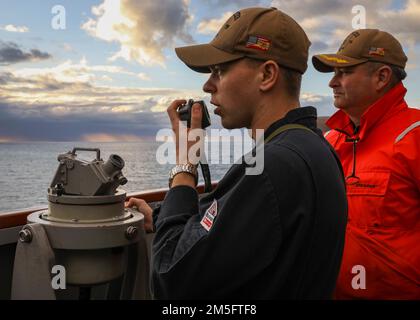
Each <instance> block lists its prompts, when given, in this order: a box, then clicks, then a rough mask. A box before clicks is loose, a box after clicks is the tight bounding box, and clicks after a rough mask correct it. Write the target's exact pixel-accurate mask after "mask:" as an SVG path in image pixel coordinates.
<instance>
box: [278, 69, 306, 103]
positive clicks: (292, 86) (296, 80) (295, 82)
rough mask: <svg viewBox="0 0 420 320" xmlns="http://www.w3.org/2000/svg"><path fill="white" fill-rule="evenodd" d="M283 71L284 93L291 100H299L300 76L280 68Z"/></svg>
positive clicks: (295, 72)
mask: <svg viewBox="0 0 420 320" xmlns="http://www.w3.org/2000/svg"><path fill="white" fill-rule="evenodd" d="M280 69H281V70H282V71H283V74H284V80H285V87H286V92H287V93H288V95H289V96H290V97H292V98H296V99H299V95H300V87H301V84H302V74H301V73H300V72H298V71H296V70H293V69H290V68H285V67H282V66H280Z"/></svg>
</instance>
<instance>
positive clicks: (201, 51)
mask: <svg viewBox="0 0 420 320" xmlns="http://www.w3.org/2000/svg"><path fill="white" fill-rule="evenodd" d="M175 52H176V55H177V56H178V58H179V59H181V60H182V61H183V62H184V63H185V64H186V65H187V66H188V67H190V68H191V69H192V70H194V71H197V72H201V73H209V72H211V71H210V69H209V67H210V66H214V65H216V64H221V63H225V62H230V61H234V60H237V59H240V58H243V57H244V56H245V55H244V54H233V53H229V52H226V51H223V50H220V49H218V48H216V47H214V46H212V45H211V44H199V45H194V46H187V47H179V48H175Z"/></svg>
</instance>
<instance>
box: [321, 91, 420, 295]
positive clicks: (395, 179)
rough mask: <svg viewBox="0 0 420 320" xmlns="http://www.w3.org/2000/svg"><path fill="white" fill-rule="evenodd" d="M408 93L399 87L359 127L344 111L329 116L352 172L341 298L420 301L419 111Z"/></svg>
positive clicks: (345, 163)
mask: <svg viewBox="0 0 420 320" xmlns="http://www.w3.org/2000/svg"><path fill="white" fill-rule="evenodd" d="M406 91H407V90H406V89H405V88H404V86H403V85H402V83H399V84H398V85H396V86H395V87H394V88H393V89H391V90H390V91H389V92H388V93H387V94H386V95H385V96H383V97H382V98H381V99H380V100H378V101H376V102H375V103H374V104H373V105H372V106H370V107H369V109H367V111H366V112H365V113H364V114H363V116H362V118H361V121H360V127H359V128H357V129H356V130H355V128H354V126H353V124H352V122H351V120H350V118H349V117H348V116H347V115H346V114H345V113H344V112H343V111H341V110H340V111H338V112H337V113H335V114H334V115H333V116H332V117H331V118H330V119H329V120H328V121H327V125H328V126H329V127H330V128H332V129H333V130H331V131H330V132H329V134H328V135H327V136H326V138H327V140H328V141H329V142H330V143H331V144H332V146H333V147H334V149H335V150H336V152H337V154H338V156H339V158H340V160H341V162H342V165H343V169H344V174H345V175H346V177H349V178H348V179H347V183H346V187H347V199H348V205H349V219H348V225H347V232H346V241H345V249H344V256H343V261H342V266H341V271H340V275H339V278H338V282H337V289H336V298H338V299H348V298H368V299H420V110H418V109H413V108H409V107H408V106H407V104H406V102H405V101H404V96H405V93H406Z"/></svg>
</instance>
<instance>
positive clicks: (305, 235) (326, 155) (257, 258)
mask: <svg viewBox="0 0 420 320" xmlns="http://www.w3.org/2000/svg"><path fill="white" fill-rule="evenodd" d="M309 46H310V42H309V40H308V38H307V36H306V34H305V32H304V31H303V29H302V28H301V27H300V26H299V25H298V24H297V23H296V22H295V21H294V20H293V19H292V18H291V17H289V16H288V15H286V14H285V13H283V12H281V11H280V10H277V9H275V8H248V9H244V10H241V11H239V12H237V13H235V14H234V15H233V16H232V17H231V18H229V19H228V20H227V21H226V23H225V24H224V25H223V26H222V28H221V29H220V31H219V33H218V34H217V35H216V37H215V38H214V39H213V40H212V41H211V42H210V43H209V44H203V45H195V46H188V47H181V48H177V49H176V52H177V55H178V57H179V58H180V59H181V60H182V61H183V62H184V63H185V64H186V65H187V66H188V67H190V68H191V69H193V70H195V71H197V72H203V73H205V72H207V73H210V77H209V79H208V81H207V82H206V83H205V84H204V86H203V90H204V91H205V92H207V93H210V94H211V103H212V104H213V105H215V106H216V107H217V108H216V109H215V113H216V114H217V115H219V116H220V118H221V121H222V125H223V127H225V128H227V129H233V128H248V129H250V130H251V132H252V137H253V138H254V139H256V136H255V133H256V132H257V129H262V130H264V148H263V152H264V166H263V170H262V172H260V173H259V174H247V169H249V165H248V164H247V163H246V161H242V162H241V163H237V164H234V165H233V166H232V167H231V168H230V170H229V171H228V172H227V174H226V175H225V176H224V177H223V179H222V180H221V181H220V182H219V184H218V186H217V188H216V189H215V190H214V191H213V192H211V193H210V194H208V195H207V196H205V197H204V198H202V199H200V200H199V197H198V193H197V191H196V189H195V187H196V183H197V170H196V165H195V164H192V163H191V162H190V161H189V159H187V156H186V155H185V154H181V152H180V151H179V150H178V149H179V146H178V144H177V152H178V157H177V160H178V166H177V167H176V170H175V171H172V172H175V175H172V176H171V188H170V190H169V192H168V193H167V195H166V197H165V200H164V201H163V203H162V205H161V207H160V210H158V211H155V212H154V214H153V218H152V210H151V209H150V207H148V206H147V204H146V203H145V202H144V201H142V200H139V199H132V200H131V201H130V203H129V206H134V205H136V206H137V207H138V208H139V210H140V211H142V212H143V213H144V214H145V218H146V229H147V230H149V231H150V230H153V231H155V232H156V234H155V239H154V242H153V249H152V258H153V270H152V272H153V273H152V290H153V294H154V297H155V298H156V299H214V298H216V299H220V298H239V299H243V298H249V299H329V298H331V296H332V293H333V291H334V287H335V283H336V278H337V274H338V271H339V267H340V262H341V257H342V251H343V245H344V233H345V227H346V221H347V203H346V195H345V187H344V183H343V175H342V172H341V166H340V164H339V162H338V161H337V159H336V156H335V153H334V152H333V151H332V150H331V147H330V146H329V144H328V143H327V142H326V141H325V139H324V138H323V136H322V133H321V131H320V130H319V129H317V126H316V118H317V115H316V109H315V108H313V107H300V103H299V93H300V84H301V77H302V74H303V73H304V72H305V71H306V68H307V59H308V49H309ZM183 103H185V100H176V101H174V102H172V104H171V105H170V106H169V108H168V114H169V117H170V119H171V124H172V129H173V130H174V133H175V135H176V138H177V139H176V141H177V142H178V135H179V116H178V113H177V109H178V108H179V106H181V105H182V104H183ZM200 108H201V107H200V105H199V104H194V106H193V112H192V122H191V129H195V128H200V124H201V109H200ZM189 143H191V142H189ZM190 147H191V144H189V145H188V148H190ZM260 151H261V150H260Z"/></svg>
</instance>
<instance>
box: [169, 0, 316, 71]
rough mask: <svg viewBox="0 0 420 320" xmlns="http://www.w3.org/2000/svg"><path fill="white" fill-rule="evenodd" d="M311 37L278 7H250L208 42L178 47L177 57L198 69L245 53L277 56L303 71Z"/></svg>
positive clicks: (280, 61)
mask: <svg viewBox="0 0 420 320" xmlns="http://www.w3.org/2000/svg"><path fill="white" fill-rule="evenodd" d="M310 44H311V43H310V41H309V40H308V37H307V36H306V34H305V31H303V29H302V28H301V27H300V26H299V24H298V23H297V22H296V21H295V20H293V19H292V18H291V17H289V16H288V15H287V14H285V13H283V12H281V11H280V10H277V9H276V8H247V9H243V10H240V11H238V12H236V13H235V14H233V15H232V17H230V18H229V19H228V20H227V21H226V22H225V23H224V25H223V26H222V27H221V29H220V30H219V32H218V33H217V35H216V36H215V38H214V39H213V40H212V41H211V42H210V43H208V44H200V45H193V46H187V47H180V48H176V49H175V51H176V54H177V55H178V57H179V58H180V59H181V60H182V61H183V62H184V63H185V64H186V65H187V66H188V67H190V68H191V69H193V70H194V71H197V72H203V73H207V72H210V69H209V66H212V65H216V64H221V63H225V62H229V61H234V60H237V59H240V58H243V57H249V58H253V59H258V60H263V61H266V60H274V61H276V62H277V63H278V64H279V65H281V66H283V67H287V68H291V69H294V70H296V71H298V72H300V73H304V72H305V71H306V69H307V66H308V65H307V62H308V50H309V46H310Z"/></svg>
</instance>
